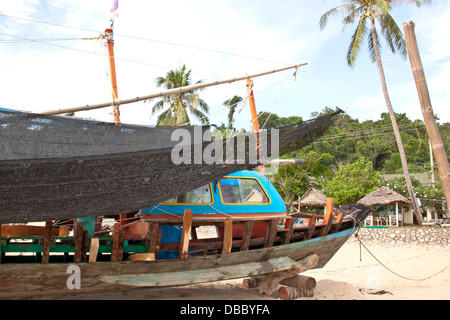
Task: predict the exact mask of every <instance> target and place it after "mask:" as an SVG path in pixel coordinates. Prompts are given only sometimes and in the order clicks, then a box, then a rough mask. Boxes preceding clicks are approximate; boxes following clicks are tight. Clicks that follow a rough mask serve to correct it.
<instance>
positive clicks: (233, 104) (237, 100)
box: [223, 96, 242, 128]
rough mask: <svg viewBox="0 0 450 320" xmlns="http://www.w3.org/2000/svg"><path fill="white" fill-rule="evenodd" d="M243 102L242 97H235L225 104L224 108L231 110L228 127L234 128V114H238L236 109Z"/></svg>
mask: <svg viewBox="0 0 450 320" xmlns="http://www.w3.org/2000/svg"><path fill="white" fill-rule="evenodd" d="M241 101H242V97H240V96H234V97H233V98H231V99H228V100H225V101H224V102H223V105H224V106H226V107H228V108H230V111H229V112H228V127H229V128H233V122H234V114H235V113H236V107H237V105H238V104H239V103H240V102H241Z"/></svg>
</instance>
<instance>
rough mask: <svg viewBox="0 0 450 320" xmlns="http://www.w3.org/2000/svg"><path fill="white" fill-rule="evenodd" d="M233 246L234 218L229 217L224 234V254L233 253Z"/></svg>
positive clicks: (225, 223)
mask: <svg viewBox="0 0 450 320" xmlns="http://www.w3.org/2000/svg"><path fill="white" fill-rule="evenodd" d="M232 246H233V220H231V219H230V218H228V219H227V220H225V222H224V235H223V249H222V253H223V254H229V253H231V248H232Z"/></svg>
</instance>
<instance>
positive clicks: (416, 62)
mask: <svg viewBox="0 0 450 320" xmlns="http://www.w3.org/2000/svg"><path fill="white" fill-rule="evenodd" d="M403 28H404V30H405V40H406V46H407V48H408V54H409V60H410V62H411V67H412V72H413V75H414V80H415V82H416V87H417V92H418V93H419V100H420V105H421V107H422V113H423V118H424V121H425V127H426V129H427V132H428V137H429V139H430V143H431V148H432V149H433V154H434V157H435V158H436V164H437V167H438V170H439V176H440V178H441V184H442V189H443V191H444V194H445V199H446V201H447V208H448V207H449V206H450V167H449V164H448V158H447V154H446V152H445V148H444V144H443V142H442V138H441V135H440V133H439V129H438V126H437V124H436V117H435V115H434V112H433V107H432V105H431V99H430V93H429V91H428V85H427V81H426V78H425V72H424V70H423V65H422V60H421V59H420V54H419V48H418V45H417V39H416V34H415V32H414V28H415V24H414V22H412V21H411V22H409V23H404V24H403Z"/></svg>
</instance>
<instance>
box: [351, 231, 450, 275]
mask: <svg viewBox="0 0 450 320" xmlns="http://www.w3.org/2000/svg"><path fill="white" fill-rule="evenodd" d="M358 232H359V229H358V231H357V232H356V233H355V238H356V240H358V242H359V254H360V261H362V253H361V247H363V248H364V249H366V251H367V252H368V253H369V254H370V255H371V256H372V257H373V258H374V259H375V260H376V261H377V262H378V263H379V264H380V265H381V266H383V267H384V268H385V269H386V270H388V271H389V272H391V273H393V274H394V275H396V276H397V277H400V278H402V279H405V280H409V281H425V280H428V279H431V278H433V277H435V276H437V275H439V274H441V273H443V272H444V271H445V270H447V269H448V268H450V265H448V266H446V267H445V268H444V269H442V270H441V271H438V272H436V273H434V274H432V275H430V276H428V277H425V278H421V279H414V278H409V277H406V276H403V275H401V274H399V273H397V272H395V271H393V270H392V269H391V268H389V267H388V266H386V265H385V264H384V263H383V262H381V261H380V259H378V258H377V257H376V256H375V255H374V254H373V253H372V252H371V251H370V250H369V249H368V248H367V247H366V245H365V244H364V243H363V242H362V240H361V239H360V238H359V236H358Z"/></svg>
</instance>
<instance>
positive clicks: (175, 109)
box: [152, 65, 209, 126]
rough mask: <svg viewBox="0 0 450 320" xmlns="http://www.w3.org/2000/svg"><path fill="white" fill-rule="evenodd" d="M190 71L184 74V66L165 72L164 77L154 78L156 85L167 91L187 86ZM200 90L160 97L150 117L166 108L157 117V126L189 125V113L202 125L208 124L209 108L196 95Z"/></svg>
mask: <svg viewBox="0 0 450 320" xmlns="http://www.w3.org/2000/svg"><path fill="white" fill-rule="evenodd" d="M191 71H192V70H189V71H187V72H186V66H185V65H183V66H182V67H181V68H180V69H177V70H170V71H169V72H167V75H166V77H158V78H156V85H157V86H158V87H164V88H166V89H168V90H169V89H174V88H180V87H185V86H189V85H191V84H192V80H191ZM198 83H202V81H201V80H200V81H197V82H196V84H198ZM201 90H202V89H195V90H192V91H188V92H185V93H179V94H174V95H171V96H165V97H162V98H161V99H160V100H159V101H157V102H156V103H155V104H154V106H153V108H152V115H154V114H156V113H158V112H159V111H161V110H163V109H165V108H166V110H164V111H163V112H162V113H161V114H160V115H159V116H158V120H157V125H165V126H181V125H190V124H191V120H190V118H189V113H191V114H192V115H194V116H195V117H196V118H197V119H199V120H200V121H201V123H202V124H208V123H209V120H208V117H207V116H206V114H207V113H208V112H209V107H208V105H207V104H206V102H205V101H203V100H202V99H200V97H199V95H198V94H197V92H198V91H201Z"/></svg>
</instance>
